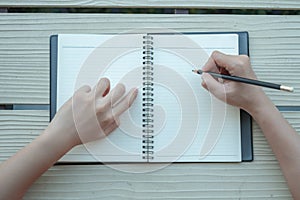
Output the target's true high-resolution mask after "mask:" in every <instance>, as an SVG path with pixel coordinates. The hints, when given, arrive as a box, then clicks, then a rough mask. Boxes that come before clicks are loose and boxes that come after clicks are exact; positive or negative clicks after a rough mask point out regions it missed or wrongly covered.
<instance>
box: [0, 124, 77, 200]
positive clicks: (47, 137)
mask: <svg viewBox="0 0 300 200" xmlns="http://www.w3.org/2000/svg"><path fill="white" fill-rule="evenodd" d="M68 137H69V135H68V134H64V133H59V135H58V134H56V133H53V132H52V130H49V129H47V130H46V131H45V132H44V133H43V134H42V135H40V136H39V137H38V138H36V139H35V140H34V141H33V142H32V143H30V144H29V145H28V146H26V147H25V148H24V149H22V150H21V151H19V152H18V153H17V154H16V155H14V156H13V157H11V158H10V159H9V160H7V161H6V162H4V163H2V164H1V165H0V199H1V200H2V199H20V198H22V196H23V195H24V193H25V192H26V190H27V189H28V187H30V185H31V184H32V183H33V182H34V181H35V180H36V179H37V178H38V177H39V176H41V175H42V174H43V173H44V172H45V171H47V169H48V168H50V167H51V166H52V165H53V164H54V163H55V162H56V161H57V160H58V159H59V158H61V157H62V156H63V155H64V154H65V153H66V152H68V151H69V150H70V149H71V148H72V147H73V145H72V144H71V143H70V141H72V140H71V138H68Z"/></svg>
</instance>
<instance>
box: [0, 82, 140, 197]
mask: <svg viewBox="0 0 300 200" xmlns="http://www.w3.org/2000/svg"><path fill="white" fill-rule="evenodd" d="M109 90H110V83H109V80H108V79H105V78H104V79H101V80H100V81H99V83H98V84H97V85H96V86H95V87H94V88H93V89H92V90H91V88H90V87H88V86H84V87H82V88H80V89H79V90H78V91H77V92H76V93H75V94H74V96H73V98H71V99H69V100H68V101H67V102H66V103H65V104H64V105H63V106H62V108H61V109H60V110H59V112H58V113H57V114H56V116H55V118H54V119H53V120H52V122H51V123H50V124H49V126H48V127H47V128H46V130H45V131H44V132H43V133H42V134H41V135H40V136H39V137H38V138H36V139H35V140H34V141H33V142H32V143H30V144H29V145H27V146H26V147H25V148H23V149H22V150H20V151H19V152H18V153H17V154H16V155H14V156H13V157H11V158H10V159H8V160H7V161H5V162H4V163H2V164H1V165H0V200H2V199H3V200H7V199H10V200H13V199H21V198H22V196H23V195H24V194H25V192H26V191H27V189H28V188H29V187H30V186H31V185H32V183H33V182H34V181H35V180H36V179H37V178H38V177H39V176H41V175H42V174H43V173H44V172H45V171H47V170H48V168H50V167H51V166H52V165H53V164H54V163H55V162H56V161H57V160H58V159H60V158H61V157H62V156H63V155H64V154H65V153H67V152H68V151H69V150H70V149H72V148H73V147H74V146H76V145H78V144H81V143H85V142H89V141H93V140H96V139H101V138H103V137H105V136H106V135H107V134H109V133H111V132H112V131H113V130H114V129H116V128H117V127H118V125H119V122H118V118H119V115H120V114H122V113H123V112H124V111H125V110H127V109H128V108H129V106H131V104H132V103H133V101H134V99H135V98H136V95H137V90H136V89H132V90H131V91H130V92H128V94H126V95H125V87H124V86H123V85H121V84H118V85H117V86H116V87H115V88H114V89H113V90H112V91H111V92H110V91H109ZM93 120H96V122H97V124H93V123H90V122H91V121H93Z"/></svg>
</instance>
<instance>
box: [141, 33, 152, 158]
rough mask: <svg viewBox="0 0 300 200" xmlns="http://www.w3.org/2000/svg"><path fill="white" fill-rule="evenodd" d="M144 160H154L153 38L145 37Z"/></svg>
mask: <svg viewBox="0 0 300 200" xmlns="http://www.w3.org/2000/svg"><path fill="white" fill-rule="evenodd" d="M142 95H143V99H142V101H143V110H142V113H143V114H142V120H143V125H142V126H143V144H142V149H143V159H147V160H148V161H149V160H152V159H153V154H154V151H153V149H154V146H153V143H154V140H153V137H154V136H153V133H154V130H153V128H154V125H153V116H154V115H153V106H154V105H153V100H154V99H153V95H154V94H153V37H152V36H150V35H146V36H143V94H142Z"/></svg>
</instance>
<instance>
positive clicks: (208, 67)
mask: <svg viewBox="0 0 300 200" xmlns="http://www.w3.org/2000/svg"><path fill="white" fill-rule="evenodd" d="M250 65H251V64H250V59H249V57H248V56H246V55H238V56H237V55H226V54H224V53H221V52H219V51H214V52H213V53H212V54H211V56H210V58H209V59H208V61H207V63H206V64H205V65H204V66H203V68H202V70H203V71H206V72H207V71H212V72H219V73H221V74H230V75H233V76H239V75H243V73H245V69H246V68H249V67H250Z"/></svg>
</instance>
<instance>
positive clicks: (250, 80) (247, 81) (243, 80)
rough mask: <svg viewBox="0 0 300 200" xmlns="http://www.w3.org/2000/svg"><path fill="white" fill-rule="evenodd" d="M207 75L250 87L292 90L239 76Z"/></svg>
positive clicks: (291, 89) (197, 71)
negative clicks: (249, 85)
mask: <svg viewBox="0 0 300 200" xmlns="http://www.w3.org/2000/svg"><path fill="white" fill-rule="evenodd" d="M192 71H193V72H194V73H197V74H202V73H203V71H202V70H200V69H198V70H196V69H195V70H192ZM205 73H208V74H210V75H212V76H213V77H215V78H222V79H226V80H231V81H237V82H241V83H247V84H251V85H257V86H261V87H267V88H272V89H277V90H283V91H287V92H293V91H294V88H293V87H289V86H285V85H280V84H275V83H269V82H265V81H259V80H254V79H248V78H243V77H239V76H230V75H225V74H218V73H215V72H205Z"/></svg>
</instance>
